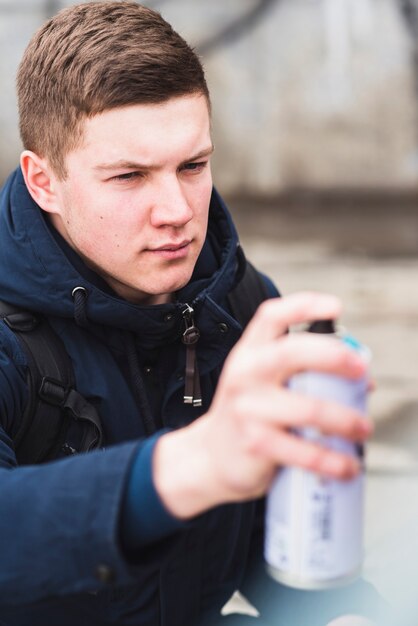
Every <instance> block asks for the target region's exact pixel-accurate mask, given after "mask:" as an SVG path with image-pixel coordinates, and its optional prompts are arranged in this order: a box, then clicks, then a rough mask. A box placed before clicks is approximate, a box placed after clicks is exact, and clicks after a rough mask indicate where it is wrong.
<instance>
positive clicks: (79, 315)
mask: <svg viewBox="0 0 418 626" xmlns="http://www.w3.org/2000/svg"><path fill="white" fill-rule="evenodd" d="M71 295H72V297H73V300H74V319H75V322H76V324H77V326H81V327H82V328H89V326H90V322H89V320H88V317H87V290H86V289H85V288H84V287H75V289H73V291H72V294H71ZM126 354H127V357H128V365H129V374H130V377H131V382H132V387H133V392H134V396H135V400H136V401H137V403H138V406H139V409H140V411H141V417H142V420H143V423H144V427H145V431H146V434H147V435H152V434H153V433H155V432H156V430H157V429H156V426H155V422H154V419H153V416H152V412H151V408H150V406H149V403H148V398H147V392H146V389H145V385H144V381H143V380H142V376H141V367H140V364H139V360H138V354H137V352H136V346H135V337H134V335H133V334H131V333H128V334H127V336H126Z"/></svg>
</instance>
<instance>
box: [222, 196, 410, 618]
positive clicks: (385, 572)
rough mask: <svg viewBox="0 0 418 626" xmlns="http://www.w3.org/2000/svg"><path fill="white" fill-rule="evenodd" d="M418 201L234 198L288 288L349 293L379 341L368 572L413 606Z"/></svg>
mask: <svg viewBox="0 0 418 626" xmlns="http://www.w3.org/2000/svg"><path fill="white" fill-rule="evenodd" d="M417 204H418V201H417V199H415V198H413V197H406V196H397V195H396V194H393V195H387V196H386V197H385V198H382V197H379V195H377V196H373V195H371V196H369V197H364V195H362V194H360V195H358V196H357V197H356V196H355V195H354V196H353V195H350V196H344V197H341V196H335V197H332V196H329V195H328V196H326V197H323V198H319V199H318V198H317V197H313V196H309V195H306V194H305V195H293V196H292V195H291V196H289V198H287V199H285V200H284V201H283V200H282V201H277V202H271V203H266V202H264V203H262V202H260V201H251V200H248V199H247V200H245V201H242V200H233V199H232V200H231V201H230V206H231V209H232V212H233V215H234V218H235V220H236V222H237V225H238V230H239V232H240V236H241V241H242V243H243V246H244V249H245V251H246V254H247V256H248V257H249V258H250V259H251V260H252V261H253V262H255V263H256V264H257V265H258V266H259V267H260V269H262V270H265V271H266V272H267V273H268V274H269V275H270V276H271V277H272V278H273V279H274V280H275V282H276V284H277V285H278V286H279V288H280V289H281V291H282V292H283V293H284V294H286V293H290V292H293V291H297V290H300V289H315V290H320V291H328V292H331V293H334V294H336V295H338V296H339V297H341V299H342V300H343V302H344V305H345V314H344V317H343V319H342V322H343V323H344V325H346V326H347V327H348V328H349V329H350V331H351V332H352V334H354V335H355V336H356V337H358V338H359V339H360V340H361V341H362V342H363V343H364V344H366V345H368V346H369V347H370V348H371V351H372V354H373V359H372V374H373V376H374V378H375V379H376V382H377V390H376V391H375V392H374V394H373V395H372V397H371V399H370V415H371V418H372V419H373V420H374V422H375V423H376V431H375V435H374V437H373V440H372V441H371V442H370V444H369V448H368V463H367V465H368V480H367V495H366V528H365V546H366V555H365V566H364V574H365V577H367V578H368V579H370V580H371V581H372V582H374V583H375V584H376V585H377V587H378V588H379V589H380V590H381V592H382V593H383V594H384V595H385V596H386V597H387V598H388V599H389V600H390V601H392V602H393V603H395V604H396V605H397V606H401V607H403V609H405V612H407V613H408V615H409V614H411V613H412V608H411V607H413V606H414V604H416V605H418V601H417V600H416V599H415V596H417V597H418V594H417V590H418V579H417V577H416V574H417V573H418V538H417V532H416V527H417V526H418V377H417V370H418V328H417V322H418V289H417V286H418V206H417ZM416 562H417V564H416ZM413 612H414V613H417V612H416V611H415V610H414V611H413ZM417 621H418V617H416V618H415V620H414V621H412V622H411V623H414V624H416V623H417Z"/></svg>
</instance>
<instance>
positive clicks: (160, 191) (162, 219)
mask: <svg viewBox="0 0 418 626" xmlns="http://www.w3.org/2000/svg"><path fill="white" fill-rule="evenodd" d="M192 217H193V211H192V208H191V207H190V204H189V202H188V199H187V196H186V193H185V191H184V189H183V187H182V184H181V181H179V180H178V178H177V177H170V178H169V179H167V180H164V181H161V184H160V185H158V186H157V190H156V199H155V202H154V204H153V207H152V210H151V223H152V225H153V226H154V227H155V228H160V227H161V226H173V227H175V228H180V227H182V226H185V225H186V224H187V223H188V222H190V220H191V219H192Z"/></svg>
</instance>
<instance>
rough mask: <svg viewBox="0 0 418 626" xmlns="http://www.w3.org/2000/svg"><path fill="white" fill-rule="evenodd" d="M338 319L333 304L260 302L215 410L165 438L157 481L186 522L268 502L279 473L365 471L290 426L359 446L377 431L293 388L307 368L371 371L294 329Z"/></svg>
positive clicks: (304, 298)
mask: <svg viewBox="0 0 418 626" xmlns="http://www.w3.org/2000/svg"><path fill="white" fill-rule="evenodd" d="M340 313H341V306H340V303H339V301H338V300H337V299H336V298H334V297H333V296H327V295H320V294H313V293H300V294H295V295H292V296H288V297H286V298H282V299H278V298H277V299H274V300H268V301H266V302H265V303H263V304H262V305H261V306H260V307H259V309H258V311H257V313H256V315H255V316H254V318H253V319H252V321H251V322H250V323H249V325H248V327H247V329H246V331H245V333H244V334H243V336H242V338H241V339H240V341H239V342H238V343H237V344H236V346H235V347H234V349H233V350H232V352H231V353H230V355H229V357H228V359H227V361H226V363H225V367H224V370H223V372H222V375H221V378H220V380H219V384H218V388H217V391H216V394H215V397H214V400H213V402H212V405H211V407H210V409H209V411H208V412H207V413H206V414H205V415H204V416H202V417H201V418H199V419H198V420H196V421H195V422H194V423H193V424H191V425H190V426H188V427H186V428H182V429H180V430H178V431H175V432H172V433H169V434H167V435H164V436H163V437H161V439H160V441H159V442H158V443H157V446H156V450H155V454H154V461H153V462H154V479H155V485H156V489H157V491H158V493H159V494H160V497H161V499H162V501H163V503H164V504H165V506H166V507H167V509H168V510H169V511H170V512H171V513H172V514H174V515H175V516H177V517H180V518H184V519H187V518H189V517H192V516H194V515H196V514H199V513H201V512H203V511H205V510H207V509H209V508H211V507H213V506H216V505H217V504H221V503H225V502H235V501H242V500H246V499H251V498H256V497H258V496H260V495H262V494H264V493H265V492H266V491H267V489H268V487H269V485H270V483H271V481H272V479H273V476H274V474H275V472H276V471H277V469H278V468H279V467H280V466H281V465H297V466H299V467H303V468H306V469H309V470H312V471H314V472H318V473H321V474H323V475H324V476H329V477H333V478H339V479H349V478H351V477H353V476H354V475H355V474H356V472H357V471H358V469H359V467H358V463H357V461H356V459H354V458H352V457H349V456H343V455H342V454H339V453H337V452H334V451H332V450H330V449H326V448H323V447H320V446H318V445H316V444H314V443H311V442H308V441H306V440H304V439H302V438H300V437H298V436H296V435H294V434H293V433H292V432H291V429H292V428H300V427H306V426H313V427H315V428H318V429H319V430H321V431H322V432H323V433H325V434H334V435H339V436H341V437H345V438H347V439H352V440H354V441H362V440H364V439H365V438H367V437H368V436H369V435H370V434H371V431H372V426H371V424H370V422H368V421H367V420H366V419H365V418H364V416H361V415H360V414H358V413H357V412H355V411H354V410H352V409H351V408H348V407H345V406H342V405H338V404H336V403H332V402H325V401H322V400H318V399H315V398H310V397H308V396H302V395H298V394H296V393H295V392H293V391H290V390H289V389H288V388H287V381H288V380H289V378H290V377H291V376H293V375H294V374H296V373H298V372H301V371H304V370H316V371H321V372H328V373H332V374H336V375H340V376H345V377H347V378H353V379H355V378H359V377H361V376H362V375H364V374H365V364H364V363H363V361H362V360H361V358H360V357H359V356H358V355H357V354H356V353H355V352H354V351H353V350H351V349H350V348H347V347H346V346H344V344H342V343H340V342H338V341H336V340H335V339H334V338H330V337H325V336H319V335H314V334H309V333H295V334H286V331H287V329H288V328H289V327H290V326H292V325H294V324H299V323H302V322H309V321H312V320H316V319H335V318H337V317H339V315H340Z"/></svg>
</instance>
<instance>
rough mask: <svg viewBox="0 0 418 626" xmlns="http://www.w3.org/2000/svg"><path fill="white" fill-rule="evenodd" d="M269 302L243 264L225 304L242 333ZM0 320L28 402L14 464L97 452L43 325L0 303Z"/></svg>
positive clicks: (64, 362) (95, 424)
mask: <svg viewBox="0 0 418 626" xmlns="http://www.w3.org/2000/svg"><path fill="white" fill-rule="evenodd" d="M270 296H271V294H270V293H269V291H268V288H267V285H266V283H265V281H264V280H263V279H262V277H261V276H260V274H259V273H258V272H257V270H256V269H255V268H254V267H253V266H252V265H251V264H250V263H249V262H248V261H247V264H246V268H245V271H244V274H243V277H242V278H241V280H240V281H239V283H238V285H237V286H236V287H235V289H234V290H233V291H232V292H231V293H230V294H229V295H228V304H229V306H230V309H231V311H232V314H233V316H234V317H235V319H237V321H238V322H239V323H240V324H241V325H242V326H243V327H245V326H246V324H247V323H248V322H249V320H250V319H251V317H252V316H253V314H254V313H255V310H256V308H257V307H258V305H259V304H260V303H261V302H262V301H263V300H266V299H267V298H268V297H270ZM0 319H3V321H4V323H5V324H7V326H8V327H9V329H10V330H12V331H13V332H14V333H15V335H16V337H17V338H18V340H19V342H20V344H21V346H22V348H23V350H24V351H25V354H26V356H27V360H28V368H27V384H28V396H29V397H28V401H27V404H26V406H25V409H24V412H23V416H22V421H21V423H20V425H19V426H18V429H17V432H16V433H15V434H14V436H13V443H14V448H15V453H16V458H17V461H18V463H19V464H20V465H28V464H32V463H43V462H46V461H50V460H52V459H54V458H57V456H59V455H61V456H62V455H63V454H64V455H68V454H75V453H78V452H88V451H90V450H93V449H95V448H100V447H102V445H103V430H102V426H101V421H100V417H99V415H98V412H97V409H96V408H95V407H94V406H93V405H92V404H91V403H90V402H88V401H87V400H86V399H85V398H84V396H82V395H81V394H80V393H79V392H78V391H77V390H76V389H75V388H74V384H75V377H74V372H73V367H72V363H71V359H70V357H69V356H68V354H67V351H66V349H65V346H64V344H63V342H62V341H61V339H60V338H59V337H58V335H57V334H56V332H55V331H54V330H53V329H52V328H51V326H50V325H49V324H48V322H47V321H46V319H45V318H44V317H43V316H40V315H36V314H34V313H31V312H29V311H25V310H22V309H20V308H19V307H15V306H13V305H10V304H8V303H6V302H3V301H1V300H0ZM71 420H76V421H77V422H78V423H79V424H81V425H82V427H83V428H82V431H83V436H82V440H81V443H80V445H79V446H78V449H75V448H74V447H73V446H72V445H70V444H69V443H68V442H67V441H66V438H67V433H68V430H69V427H70V424H71Z"/></svg>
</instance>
